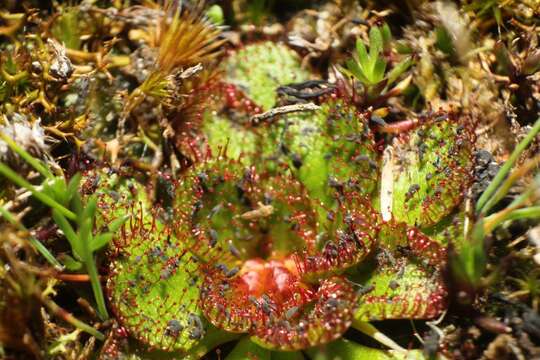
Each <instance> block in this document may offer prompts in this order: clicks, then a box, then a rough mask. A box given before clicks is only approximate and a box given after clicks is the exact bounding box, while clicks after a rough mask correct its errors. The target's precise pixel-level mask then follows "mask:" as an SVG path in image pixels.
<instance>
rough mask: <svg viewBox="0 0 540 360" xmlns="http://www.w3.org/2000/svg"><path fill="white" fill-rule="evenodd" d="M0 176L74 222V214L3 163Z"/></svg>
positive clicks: (0, 166) (0, 165)
mask: <svg viewBox="0 0 540 360" xmlns="http://www.w3.org/2000/svg"><path fill="white" fill-rule="evenodd" d="M0 174H2V175H4V176H5V177H7V178H8V179H10V180H11V181H13V182H14V183H15V184H17V185H19V186H20V187H23V188H25V189H26V190H28V191H30V192H31V193H32V195H33V196H34V197H35V198H36V199H38V200H39V201H41V202H42V203H44V204H45V205H47V206H49V207H50V208H52V209H57V210H58V211H59V212H60V213H62V215H64V216H65V217H67V218H69V219H70V220H75V219H76V216H75V214H74V213H72V212H71V211H70V210H68V209H66V208H65V207H64V206H62V205H61V204H59V203H58V202H57V201H56V200H54V199H53V198H51V197H50V196H48V195H47V194H45V193H44V192H42V191H38V190H37V189H36V187H35V186H34V185H32V184H30V183H29V182H28V181H26V180H25V179H23V178H22V177H21V176H20V175H19V174H17V173H16V172H14V171H13V170H11V169H10V168H9V167H8V166H6V165H5V164H4V163H1V162H0Z"/></svg>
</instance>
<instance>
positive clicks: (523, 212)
mask: <svg viewBox="0 0 540 360" xmlns="http://www.w3.org/2000/svg"><path fill="white" fill-rule="evenodd" d="M497 215H499V214H498V213H497V214H493V215H492V216H490V217H488V218H486V223H488V221H490V220H491V221H490V222H489V224H490V229H489V230H491V229H494V228H496V227H497V226H498V225H499V224H501V223H503V222H505V221H508V220H519V219H537V218H540V206H531V207H527V208H524V209H516V210H512V211H510V212H508V213H507V214H506V215H504V216H502V217H500V219H497V218H492V217H496V216H497ZM491 222H493V223H491Z"/></svg>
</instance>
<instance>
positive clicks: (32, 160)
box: [0, 133, 53, 179]
mask: <svg viewBox="0 0 540 360" xmlns="http://www.w3.org/2000/svg"><path fill="white" fill-rule="evenodd" d="M0 137H1V138H2V140H4V141H5V142H6V143H7V144H8V146H9V147H10V149H11V150H13V151H14V152H16V153H17V154H19V156H20V157H22V158H23V159H24V160H26V162H27V163H29V164H30V165H31V166H32V167H33V168H34V169H36V170H37V171H38V172H39V173H40V174H41V175H43V176H44V177H46V178H48V179H51V178H52V177H53V175H52V173H51V172H50V171H49V169H47V168H46V167H45V166H43V165H42V164H41V163H40V162H39V160H37V159H36V158H35V157H33V156H32V155H30V154H29V153H28V152H27V151H26V150H24V149H23V148H21V147H20V146H19V145H18V144H17V143H16V142H15V141H13V139H11V138H10V137H9V136H7V135H6V134H4V133H0Z"/></svg>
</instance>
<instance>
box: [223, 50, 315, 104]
mask: <svg viewBox="0 0 540 360" xmlns="http://www.w3.org/2000/svg"><path fill="white" fill-rule="evenodd" d="M224 68H225V82H227V83H229V84H232V85H235V86H236V87H237V88H239V89H241V90H242V91H243V92H245V93H246V94H247V96H248V97H249V98H250V99H251V100H252V101H254V102H255V104H257V105H259V106H261V107H262V109H263V110H264V111H266V110H268V109H270V108H272V107H273V106H274V105H275V104H276V89H277V88H278V86H280V85H285V84H291V83H299V82H303V81H306V80H309V79H310V78H313V75H312V74H311V73H310V72H309V71H307V70H304V69H302V67H301V61H300V58H299V57H298V55H297V54H296V53H295V52H294V51H293V50H291V49H289V48H288V47H287V46H285V45H284V44H282V43H273V42H261V43H255V44H251V45H248V46H246V47H244V48H242V49H240V50H238V51H237V52H235V53H233V54H232V55H231V56H229V58H228V59H227V61H226V62H225V64H224Z"/></svg>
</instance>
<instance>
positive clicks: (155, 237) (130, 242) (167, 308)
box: [87, 172, 236, 358]
mask: <svg viewBox="0 0 540 360" xmlns="http://www.w3.org/2000/svg"><path fill="white" fill-rule="evenodd" d="M87 176H89V177H91V178H92V177H97V178H99V179H100V181H99V182H98V187H97V189H96V191H95V195H94V196H96V197H98V198H99V202H98V205H99V211H97V212H96V224H98V226H101V227H103V226H106V225H109V226H110V228H112V227H117V226H119V223H120V222H122V221H123V220H124V219H126V218H131V219H133V221H128V222H127V223H126V224H125V226H124V229H123V231H121V232H119V231H115V236H117V238H118V240H119V241H118V243H120V244H123V246H121V247H120V248H119V249H117V250H118V251H120V253H121V254H122V256H119V257H117V258H114V260H113V261H112V263H111V264H110V276H109V279H108V282H107V295H108V299H109V302H110V304H111V306H112V307H114V309H115V313H116V315H117V316H118V318H119V320H120V323H121V324H122V326H124V327H125V328H126V329H127V330H128V331H129V333H130V334H131V336H132V337H133V338H135V339H137V340H138V341H140V342H142V343H143V344H145V345H146V346H149V347H152V348H155V349H160V350H162V351H167V352H182V353H183V355H182V356H184V355H186V354H185V352H188V351H190V350H192V349H193V351H195V352H196V353H197V354H199V353H202V354H204V353H205V352H207V351H209V348H208V346H210V345H208V344H206V343H205V336H206V333H207V332H208V333H209V336H210V332H211V331H212V330H211V329H214V330H215V328H213V327H211V326H210V325H209V324H208V322H207V321H206V320H205V319H204V317H203V316H202V314H201V312H200V309H199V307H198V301H199V297H200V287H201V282H202V274H201V272H200V270H199V267H200V264H198V263H197V261H196V260H195V256H194V255H193V254H192V253H191V252H190V251H189V249H188V248H187V244H186V241H185V239H181V240H180V239H177V238H176V237H175V236H174V235H171V234H174V231H173V230H174V229H171V228H170V226H172V224H171V225H169V224H168V223H164V222H163V221H162V219H163V217H162V215H163V214H165V213H166V211H165V209H161V208H157V206H155V205H152V204H151V203H150V201H149V200H148V197H147V195H146V189H145V187H144V186H142V185H141V184H139V183H138V182H136V181H133V180H130V179H125V178H122V177H111V176H106V175H105V174H104V173H103V172H97V173H96V174H89V175H87ZM118 194H121V195H120V196H119V195H118ZM135 194H136V195H135ZM158 214H160V215H158ZM178 218H180V217H179V216H178ZM171 219H177V218H176V217H175V214H174V213H173V214H171ZM113 223H114V224H113ZM111 232H112V229H111ZM212 333H214V332H212ZM234 336H236V335H234ZM220 339H225V340H230V339H231V337H230V336H228V335H224V334H223V333H222V332H219V331H218V333H217V335H215V338H214V340H213V341H214V342H213V343H216V341H217V343H220V342H219V341H220ZM158 358H159V357H158ZM177 358H180V356H179V355H178V356H177ZM193 358H199V356H193Z"/></svg>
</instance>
